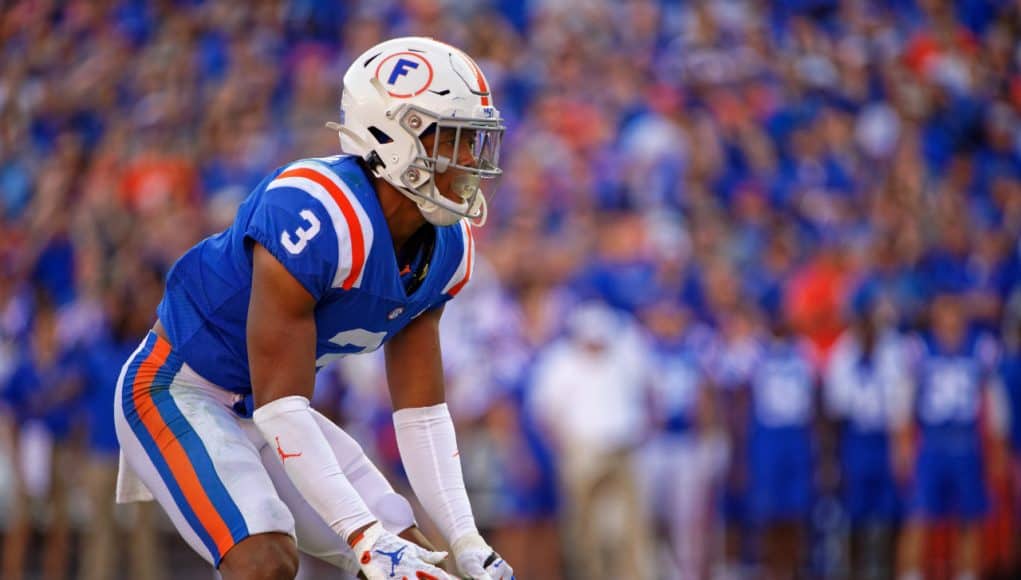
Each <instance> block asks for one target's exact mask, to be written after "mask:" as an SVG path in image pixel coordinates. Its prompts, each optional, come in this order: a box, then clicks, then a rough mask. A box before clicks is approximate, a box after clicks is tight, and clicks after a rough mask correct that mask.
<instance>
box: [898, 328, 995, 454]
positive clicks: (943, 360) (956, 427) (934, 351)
mask: <svg viewBox="0 0 1021 580" xmlns="http://www.w3.org/2000/svg"><path fill="white" fill-rule="evenodd" d="M916 348H917V351H918V352H917V353H916V356H917V357H918V359H917V377H918V391H917V394H916V397H915V411H916V416H917V418H918V421H919V423H920V425H921V427H922V429H923V430H925V431H926V432H929V433H937V432H944V433H951V432H961V431H965V432H974V433H976V434H977V427H978V418H979V410H980V408H981V404H982V394H983V390H984V386H985V384H986V382H987V381H988V379H989V377H990V375H991V373H992V372H994V370H995V364H996V356H997V355H996V344H995V342H994V341H993V339H992V337H990V336H987V335H982V334H979V333H977V332H971V333H969V334H968V335H967V336H966V337H965V339H964V341H963V343H962V344H961V345H960V346H959V347H958V348H956V349H950V348H947V347H945V346H944V345H942V344H940V343H939V342H938V341H937V340H936V339H935V338H934V337H933V336H932V335H926V336H924V337H922V338H921V339H920V340H917V341H916Z"/></svg>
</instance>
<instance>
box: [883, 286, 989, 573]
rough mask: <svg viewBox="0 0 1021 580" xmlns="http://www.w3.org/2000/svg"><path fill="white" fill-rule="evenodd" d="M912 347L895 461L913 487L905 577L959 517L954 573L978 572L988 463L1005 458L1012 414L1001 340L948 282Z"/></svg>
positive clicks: (904, 541) (903, 547) (903, 552)
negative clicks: (1000, 361)
mask: <svg viewBox="0 0 1021 580" xmlns="http://www.w3.org/2000/svg"><path fill="white" fill-rule="evenodd" d="M906 348H907V351H908V353H909V354H908V356H909V357H910V359H909V360H910V362H909V365H910V366H909V368H910V370H911V373H912V376H913V383H914V384H913V385H911V390H912V391H913V392H912V393H911V395H910V396H909V397H908V398H907V399H908V404H906V405H904V408H905V409H906V410H907V411H906V412H902V413H900V417H899V418H898V425H897V434H896V440H895V453H896V462H895V466H896V467H897V471H898V473H899V479H900V480H901V481H903V482H905V483H906V484H907V486H908V494H907V495H908V500H907V521H906V523H905V529H904V533H903V534H902V536H901V542H900V566H901V575H900V577H901V578H904V579H905V580H913V579H916V578H922V577H923V575H924V574H925V570H924V569H923V564H924V563H925V558H924V554H925V542H924V540H925V537H926V535H927V533H928V532H929V531H931V528H932V526H933V525H934V524H937V523H939V522H940V521H946V520H947V519H951V518H953V519H954V520H955V521H956V522H957V526H959V527H958V528H957V540H956V548H957V549H956V558H955V566H956V568H957V570H956V576H955V577H956V578H978V576H979V572H980V570H979V566H980V555H981V523H982V519H983V517H984V516H985V515H986V514H987V513H988V510H989V496H988V493H987V491H986V473H987V472H986V467H987V465H988V461H989V460H994V461H995V460H996V459H998V458H1000V455H1001V452H1002V450H1003V433H1004V432H1005V430H1006V425H1005V424H1006V422H1007V421H1008V420H1009V419H1007V418H1006V417H1004V416H1003V415H1002V414H1001V413H1002V411H1003V409H1004V408H1005V407H1006V405H1005V404H1004V403H1003V401H1004V400H1005V396H1004V395H1003V391H1002V386H1001V385H999V384H998V383H997V381H996V380H995V371H996V364H997V357H998V356H999V353H998V347H997V345H996V342H995V341H994V340H993V338H992V337H991V336H989V335H988V334H985V333H983V332H981V331H980V330H979V329H978V328H976V326H975V324H974V321H973V320H972V319H971V317H970V315H969V312H968V311H967V308H966V304H965V302H964V298H963V297H962V296H961V295H959V294H957V293H955V292H952V291H946V290H943V289H941V290H940V291H939V293H938V294H936V296H935V298H934V299H933V300H932V303H931V304H930V306H929V324H928V329H927V330H926V332H924V333H922V334H920V335H919V336H917V337H914V338H913V339H912V340H911V341H909V343H908V346H907V347H906ZM983 415H985V417H983ZM985 429H988V431H989V432H988V435H989V436H988V438H987V444H986V445H984V444H983V438H984V433H983V431H984V430H985ZM916 440H917V443H916V442H915V441H916ZM987 452H988V453H990V454H991V455H987Z"/></svg>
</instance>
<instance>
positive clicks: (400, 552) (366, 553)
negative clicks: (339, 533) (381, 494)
mask: <svg viewBox="0 0 1021 580" xmlns="http://www.w3.org/2000/svg"><path fill="white" fill-rule="evenodd" d="M351 549H352V550H354V553H355V557H356V558H358V564H359V565H360V566H361V570H362V574H364V575H365V578H366V580H391V579H393V578H398V579H400V580H452V579H451V577H450V576H449V575H448V574H447V573H446V572H444V571H443V570H441V569H439V568H437V567H436V564H439V563H440V562H441V561H442V560H443V559H444V558H446V557H447V553H446V552H432V551H430V550H426V549H425V548H423V547H421V546H419V545H417V544H413V543H411V542H409V541H407V540H405V539H403V538H401V537H399V536H395V535H394V534H392V533H390V532H388V531H386V530H385V529H383V526H382V525H381V524H380V523H379V522H375V523H373V524H372V525H371V526H369V527H368V528H366V529H365V530H364V531H363V532H361V536H360V537H358V538H357V539H356V541H355V542H354V544H353V545H352V546H351Z"/></svg>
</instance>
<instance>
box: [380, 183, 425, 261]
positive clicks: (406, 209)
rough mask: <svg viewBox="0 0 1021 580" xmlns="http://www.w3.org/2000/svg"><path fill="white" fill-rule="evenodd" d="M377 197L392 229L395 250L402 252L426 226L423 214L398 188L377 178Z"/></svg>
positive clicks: (391, 235)
mask: <svg viewBox="0 0 1021 580" xmlns="http://www.w3.org/2000/svg"><path fill="white" fill-rule="evenodd" d="M374 181H375V186H376V195H377V196H379V205H380V207H381V208H382V209H383V217H384V218H386V224H387V226H388V227H389V228H390V238H391V239H392V240H393V242H394V250H400V249H401V247H402V246H404V243H405V242H407V241H408V239H409V238H411V236H412V235H414V233H415V232H417V231H418V229H419V228H421V227H422V225H423V224H425V218H424V217H422V212H420V211H419V210H418V206H416V205H415V202H413V201H411V200H410V199H408V198H407V196H405V195H404V194H403V193H401V192H400V191H397V188H395V187H394V186H392V185H390V184H389V183H387V182H386V181H385V180H383V179H382V178H379V177H377V178H375V179H374Z"/></svg>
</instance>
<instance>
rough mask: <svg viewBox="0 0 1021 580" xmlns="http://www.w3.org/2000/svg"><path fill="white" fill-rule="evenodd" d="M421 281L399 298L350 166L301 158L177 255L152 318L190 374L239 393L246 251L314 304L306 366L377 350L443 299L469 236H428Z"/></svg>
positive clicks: (445, 232)
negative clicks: (227, 223)
mask: <svg viewBox="0 0 1021 580" xmlns="http://www.w3.org/2000/svg"><path fill="white" fill-rule="evenodd" d="M435 234H436V235H435V242H434V244H433V249H432V256H431V258H430V259H429V261H428V266H427V268H428V270H427V272H426V274H425V278H424V280H423V281H422V283H421V286H419V287H418V288H417V289H416V290H415V291H414V292H413V293H411V294H410V295H409V294H408V293H407V291H406V290H405V286H404V284H403V283H402V281H401V277H400V272H399V271H398V265H397V260H396V258H395V254H394V247H393V240H392V239H391V238H390V230H389V228H388V226H387V223H386V219H385V218H384V216H383V213H382V208H381V207H380V205H379V201H378V198H377V196H376V192H375V189H374V188H373V186H372V184H371V182H370V181H369V176H368V174H367V173H366V172H365V170H364V169H363V167H362V165H361V163H360V162H359V161H358V159H356V158H354V157H350V156H346V155H338V156H335V157H328V158H320V159H307V160H303V161H299V162H296V163H293V164H291V165H288V166H286V167H284V168H281V169H278V170H277V171H275V172H274V173H272V174H271V175H270V176H269V177H267V178H266V179H265V180H263V181H262V183H260V184H259V186H258V187H257V188H256V189H255V191H253V192H252V194H251V195H250V196H249V197H248V199H246V200H245V202H244V203H243V204H242V205H241V207H240V208H239V209H238V213H237V217H236V218H235V220H234V223H233V225H231V227H230V228H228V229H227V230H226V231H224V232H222V233H219V234H216V235H214V236H211V237H209V238H206V239H205V240H203V241H202V242H200V243H199V244H198V245H196V246H195V247H194V248H192V249H191V250H190V251H188V252H187V253H186V254H185V255H184V256H182V257H181V258H180V259H179V260H178V261H177V263H176V264H175V265H174V267H173V268H172V269H171V271H170V273H169V274H168V276H167V290H166V294H165V295H164V297H163V300H162V302H161V303H160V305H159V309H158V314H159V319H160V321H161V322H162V323H163V326H164V327H165V328H166V331H167V334H168V338H169V339H170V344H172V345H173V347H174V351H175V353H176V354H177V355H178V356H180V357H181V359H183V360H184V361H186V362H187V364H188V365H189V366H191V367H192V368H193V369H194V370H195V371H196V372H197V373H198V374H199V375H201V376H203V377H204V378H206V379H208V380H209V381H211V382H212V383H214V384H216V385H218V386H220V387H222V388H224V389H227V390H230V391H233V392H235V393H240V394H250V393H251V379H250V377H249V372H248V352H247V347H246V342H245V325H246V320H247V318H248V308H249V299H250V297H251V288H252V244H253V242H258V243H259V244H261V245H262V246H264V247H265V248H266V249H267V250H268V251H269V252H270V253H271V254H272V255H273V256H275V257H276V259H277V260H279V261H280V263H281V264H283V265H284V267H285V268H286V269H287V270H288V272H290V273H291V274H292V275H293V276H294V277H295V278H296V279H297V280H298V281H299V282H300V283H301V284H302V286H304V287H305V289H306V290H308V292H309V293H310V294H311V295H312V296H313V298H315V300H316V302H317V303H318V305H317V307H316V310H315V319H316V330H317V338H316V357H317V360H316V367H317V369H318V368H322V367H323V366H324V365H325V364H326V363H327V362H329V361H330V360H332V359H334V358H338V357H341V356H343V355H346V354H353V353H360V352H368V351H372V350H375V349H377V348H378V347H379V346H380V345H381V344H383V343H384V342H385V341H386V340H387V339H389V338H390V337H392V336H393V335H394V334H395V333H397V332H398V331H400V330H401V329H402V328H404V327H405V326H406V325H407V324H408V323H409V322H410V321H411V320H412V319H413V318H415V317H416V316H418V315H419V314H421V313H422V312H424V311H426V310H429V309H432V308H436V307H438V306H440V305H441V304H443V303H444V302H446V301H447V300H449V299H450V298H452V297H453V296H454V295H455V294H457V292H458V291H459V290H460V289H461V287H463V285H464V284H465V283H466V282H467V280H468V277H469V276H470V273H471V268H472V258H473V256H472V253H473V243H472V238H471V231H470V227H469V226H468V225H467V224H466V223H464V220H462V221H461V222H459V223H458V224H455V225H452V226H447V227H436V228H435Z"/></svg>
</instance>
